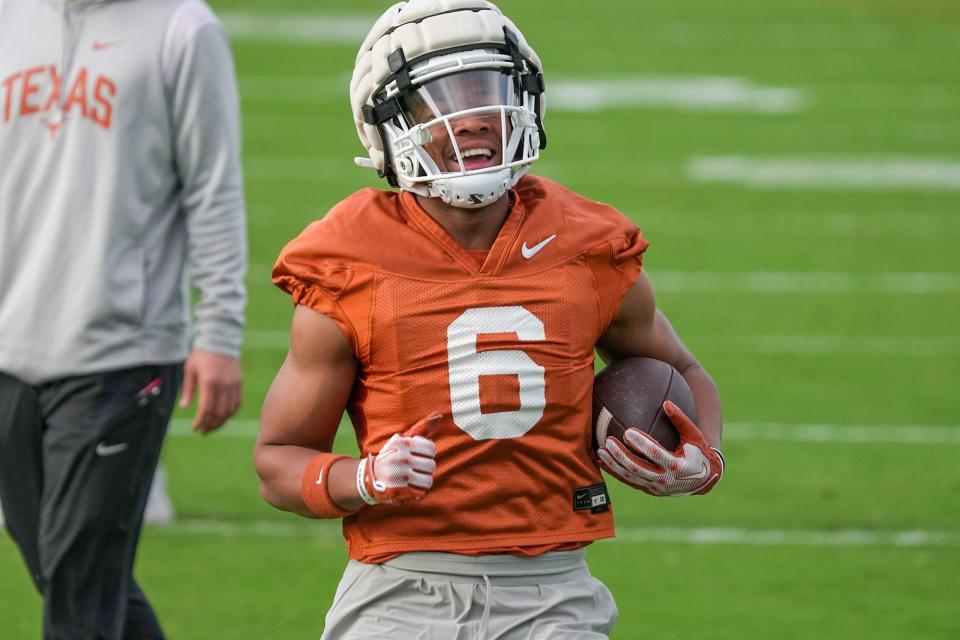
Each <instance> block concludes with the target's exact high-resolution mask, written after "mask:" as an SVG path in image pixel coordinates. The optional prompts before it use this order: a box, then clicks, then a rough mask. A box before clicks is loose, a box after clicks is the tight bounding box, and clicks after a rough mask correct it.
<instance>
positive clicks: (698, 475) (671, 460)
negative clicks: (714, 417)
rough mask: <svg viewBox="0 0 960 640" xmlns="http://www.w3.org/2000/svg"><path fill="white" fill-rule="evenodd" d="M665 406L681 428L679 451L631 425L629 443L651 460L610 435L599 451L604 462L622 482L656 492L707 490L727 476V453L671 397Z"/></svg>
mask: <svg viewBox="0 0 960 640" xmlns="http://www.w3.org/2000/svg"><path fill="white" fill-rule="evenodd" d="M663 410H664V411H665V412H666V414H667V417H668V418H670V422H672V423H673V425H674V426H675V427H676V428H677V431H679V432H680V444H679V445H677V448H676V450H675V451H668V450H667V449H665V448H663V446H662V445H660V443H659V442H657V441H656V440H654V439H653V438H652V437H650V436H649V435H647V434H646V433H644V432H642V431H640V430H639V429H627V430H626V431H625V432H624V434H623V439H624V440H626V444H628V445H630V447H632V448H633V449H634V450H636V451H637V452H639V453H641V454H642V455H644V456H646V457H647V458H649V460H643V459H641V458H638V457H637V456H636V455H635V454H634V453H632V452H631V451H630V450H629V449H628V448H627V447H625V446H624V444H623V443H622V442H620V441H619V440H617V439H616V438H614V437H608V438H607V440H606V442H605V443H604V444H603V446H602V447H600V449H599V450H598V451H597V456H598V457H599V458H600V466H601V467H602V468H603V469H604V470H605V471H606V472H607V473H609V474H611V475H613V476H615V477H616V478H617V479H619V480H621V481H622V482H625V483H627V484H629V485H630V486H633V487H636V488H637V489H640V490H641V491H644V492H646V493H649V494H651V495H654V496H688V495H692V494H704V493H707V492H708V491H710V489H712V488H713V487H714V485H716V484H717V483H718V482H719V481H720V478H721V477H722V476H723V456H722V455H720V451H719V450H718V449H716V448H714V447H710V446H709V445H707V441H706V440H705V439H704V437H703V433H702V432H701V431H700V429H698V428H697V426H696V425H695V424H693V421H692V420H690V418H688V417H687V416H686V414H685V413H684V412H683V411H681V410H680V408H679V407H677V406H676V405H675V404H673V403H672V402H670V401H667V402H664V403H663ZM650 461H652V463H651V462H650Z"/></svg>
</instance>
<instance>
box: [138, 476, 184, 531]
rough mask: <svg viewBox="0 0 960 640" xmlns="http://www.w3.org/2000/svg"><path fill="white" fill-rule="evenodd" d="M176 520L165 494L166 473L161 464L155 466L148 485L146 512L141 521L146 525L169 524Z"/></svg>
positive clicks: (171, 502)
mask: <svg viewBox="0 0 960 640" xmlns="http://www.w3.org/2000/svg"><path fill="white" fill-rule="evenodd" d="M176 519H177V514H176V512H175V511H174V509H173V501H172V500H170V495H169V494H168V493H167V472H166V470H165V469H164V468H163V465H162V464H158V465H157V471H156V473H154V474H153V482H152V483H151V484H150V495H149V497H148V498H147V510H146V511H145V512H144V514H143V521H144V522H146V523H148V524H171V523H172V522H173V521H174V520H176Z"/></svg>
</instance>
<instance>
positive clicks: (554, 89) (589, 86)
mask: <svg viewBox="0 0 960 640" xmlns="http://www.w3.org/2000/svg"><path fill="white" fill-rule="evenodd" d="M547 96H548V100H549V108H550V109H551V110H554V109H558V110H562V111H581V112H591V111H601V110H604V109H611V108H613V109H623V108H629V107H670V108H674V109H681V110H695V111H700V110H722V111H741V112H751V113H753V112H756V113H795V112H797V111H800V110H801V109H803V107H804V106H805V105H806V104H807V103H808V102H809V98H808V97H807V95H806V94H805V93H804V92H803V91H801V90H800V89H794V88H791V87H767V86H760V85H756V84H754V83H753V81H751V80H749V79H748V78H736V77H724V76H632V77H631V76H624V77H617V78H605V79H602V80H576V79H571V78H564V77H557V78H551V79H550V88H549V90H548V93H547Z"/></svg>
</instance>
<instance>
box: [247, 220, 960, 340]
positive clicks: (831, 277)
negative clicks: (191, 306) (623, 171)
mask: <svg viewBox="0 0 960 640" xmlns="http://www.w3.org/2000/svg"><path fill="white" fill-rule="evenodd" d="M306 224H307V220H306V219H305V220H304V225H306ZM272 270H273V265H267V264H260V263H255V264H252V265H250V268H249V270H248V278H247V280H248V284H251V285H256V284H263V285H264V286H273V285H272V284H271V282H270V273H271V271H272ZM648 274H649V276H650V279H651V280H652V281H653V285H654V287H655V288H656V290H657V291H658V292H665V291H666V292H671V293H758V294H787V295H801V294H814V295H822V294H843V295H857V294H883V295H917V296H925V295H945V294H955V293H960V273H953V272H949V271H903V272H892V271H891V272H886V273H882V272H881V273H869V272H868V273H854V272H851V271H667V270H659V269H649V270H648ZM254 333H259V332H254ZM260 339H261V338H259V337H257V338H255V340H260ZM271 340H272V338H270V339H267V341H268V342H269V341H271Z"/></svg>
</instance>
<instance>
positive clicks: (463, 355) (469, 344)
mask: <svg viewBox="0 0 960 640" xmlns="http://www.w3.org/2000/svg"><path fill="white" fill-rule="evenodd" d="M490 333H500V334H502V333H516V334H517V338H518V339H519V340H521V341H526V340H545V339H546V334H545V333H544V330H543V322H541V321H540V319H539V318H537V317H536V316H535V315H533V314H532V313H530V312H529V311H527V310H526V309H524V308H523V307H520V306H511V307H481V308H475V309H467V310H466V311H464V312H463V314H462V315H461V316H460V317H459V318H457V319H456V320H454V321H453V322H452V323H450V326H449V327H447V358H448V362H449V367H450V405H451V409H452V414H453V421H454V423H455V424H456V425H457V426H458V427H460V428H461V429H462V430H463V431H465V432H466V433H467V434H468V435H470V437H471V438H473V439H474V440H499V439H506V438H518V437H520V436H522V435H523V434H525V433H526V432H528V431H530V429H532V428H533V426H534V425H535V424H537V422H538V421H539V420H540V418H542V417H543V410H544V408H545V407H546V395H545V384H544V369H543V367H541V366H540V365H538V364H537V363H536V362H534V361H533V359H532V358H531V357H530V356H528V355H527V354H526V353H524V352H523V351H521V350H519V349H496V350H491V351H477V336H478V335H481V334H490ZM492 375H516V376H517V378H518V379H519V381H520V408H519V409H517V410H515V411H501V412H498V413H487V414H484V413H482V412H481V411H480V376H492Z"/></svg>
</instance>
